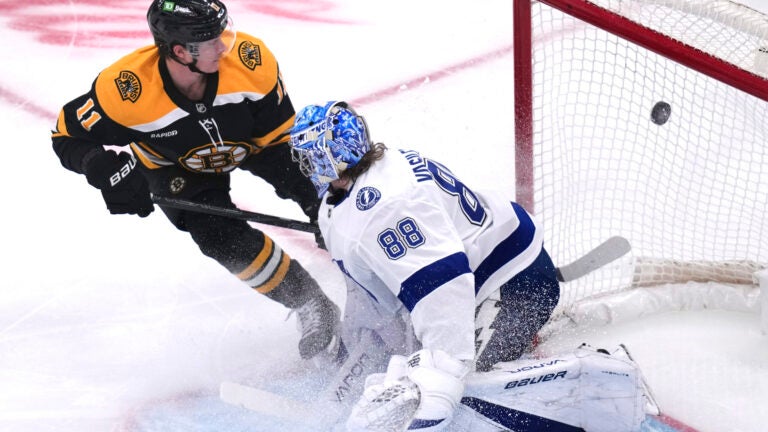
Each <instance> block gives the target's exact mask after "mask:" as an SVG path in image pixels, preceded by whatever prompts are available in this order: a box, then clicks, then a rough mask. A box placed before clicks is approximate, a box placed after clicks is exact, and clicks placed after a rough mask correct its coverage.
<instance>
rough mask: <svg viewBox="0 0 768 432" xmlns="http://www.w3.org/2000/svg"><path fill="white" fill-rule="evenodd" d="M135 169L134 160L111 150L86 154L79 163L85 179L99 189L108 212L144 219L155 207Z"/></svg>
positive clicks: (129, 155)
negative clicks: (81, 164)
mask: <svg viewBox="0 0 768 432" xmlns="http://www.w3.org/2000/svg"><path fill="white" fill-rule="evenodd" d="M89 156H90V157H89ZM135 168H136V159H134V158H133V156H132V155H131V154H130V153H125V152H123V153H119V154H118V153H116V152H114V151H112V150H107V151H104V152H99V153H96V154H94V155H92V156H91V155H88V156H86V159H85V161H84V163H83V171H84V172H85V178H86V179H88V183H89V184H90V185H91V186H93V187H95V188H97V189H100V190H101V195H102V197H104V202H105V203H106V204H107V209H108V210H109V212H110V213H112V214H122V213H126V214H137V215H139V216H141V217H147V216H149V214H150V213H152V211H153V210H155V206H154V205H153V204H152V198H151V197H150V195H149V186H148V184H147V180H146V179H145V178H144V176H142V175H141V173H139V172H137V171H136V169H135Z"/></svg>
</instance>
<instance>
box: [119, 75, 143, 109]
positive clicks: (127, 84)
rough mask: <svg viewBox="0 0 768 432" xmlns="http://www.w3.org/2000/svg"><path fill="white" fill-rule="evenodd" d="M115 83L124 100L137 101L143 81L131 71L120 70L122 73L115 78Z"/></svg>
mask: <svg viewBox="0 0 768 432" xmlns="http://www.w3.org/2000/svg"><path fill="white" fill-rule="evenodd" d="M115 84H116V85H117V90H118V91H119V92H120V97H122V98H123V100H129V101H131V102H136V101H137V100H138V99H139V96H141V81H139V77H137V76H136V74H135V73H133V72H131V71H120V75H118V77H117V78H115Z"/></svg>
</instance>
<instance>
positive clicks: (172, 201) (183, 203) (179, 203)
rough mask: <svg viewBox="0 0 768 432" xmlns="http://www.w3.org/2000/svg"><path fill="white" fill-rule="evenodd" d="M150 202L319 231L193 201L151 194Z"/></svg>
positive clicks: (312, 226) (291, 221)
mask: <svg viewBox="0 0 768 432" xmlns="http://www.w3.org/2000/svg"><path fill="white" fill-rule="evenodd" d="M152 202H154V203H155V204H157V205H160V206H163V207H170V208H175V209H179V210H189V211H194V212H198V213H205V214H210V215H216V216H224V217H229V218H233V219H242V220H247V221H251V222H258V223H263V224H267V225H274V226H277V227H282V228H290V229H294V230H297V231H305V232H310V233H313V234H314V233H318V232H320V230H319V229H318V228H317V226H316V225H315V224H311V223H309V222H302V221H297V220H294V219H288V218H282V217H279V216H272V215H267V214H263V213H254V212H249V211H246V210H240V209H236V208H235V209H232V208H225V207H218V206H214V205H210V204H203V203H197V202H194V201H189V200H183V199H178V198H168V197H164V196H159V195H155V194H152Z"/></svg>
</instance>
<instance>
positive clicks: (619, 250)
mask: <svg viewBox="0 0 768 432" xmlns="http://www.w3.org/2000/svg"><path fill="white" fill-rule="evenodd" d="M631 249H632V246H630V244H629V241H628V240H627V239H625V238H624V237H620V236H615V237H611V238H609V239H608V240H606V241H604V242H603V243H602V244H600V245H599V246H598V247H596V248H594V249H592V250H591V251H589V252H587V254H586V255H584V256H583V257H581V258H579V259H577V260H576V261H574V262H572V263H570V264H567V265H564V266H561V267H558V268H557V280H559V281H560V282H569V281H572V280H575V279H578V278H580V277H583V276H586V275H587V274H589V273H591V272H593V271H595V270H597V269H599V268H600V267H603V266H605V265H608V264H609V263H611V262H613V261H615V260H617V259H619V258H621V257H622V256H624V255H626V254H627V253H628V252H629V251H630V250H631Z"/></svg>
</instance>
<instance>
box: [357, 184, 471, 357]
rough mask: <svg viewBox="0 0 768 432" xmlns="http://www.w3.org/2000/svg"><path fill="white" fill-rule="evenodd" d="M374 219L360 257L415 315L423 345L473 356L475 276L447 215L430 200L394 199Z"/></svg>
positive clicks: (364, 235)
mask: <svg viewBox="0 0 768 432" xmlns="http://www.w3.org/2000/svg"><path fill="white" fill-rule="evenodd" d="M369 221H370V222H369V224H368V225H366V227H365V229H364V230H363V231H362V233H361V236H360V241H359V243H358V245H357V246H358V247H357V255H358V257H359V259H360V260H361V261H363V262H365V263H366V264H367V266H368V267H369V268H370V269H371V270H372V271H373V272H374V273H375V274H377V275H379V278H380V279H381V281H382V283H383V284H384V285H385V286H386V287H388V288H389V290H390V292H391V294H392V295H394V296H396V297H397V299H398V300H399V301H400V302H401V303H402V304H403V305H404V306H405V307H406V308H407V309H408V311H410V314H411V320H412V323H413V329H414V333H415V335H416V337H417V338H418V339H419V340H420V341H421V343H422V345H423V346H424V347H425V348H429V349H441V350H443V351H446V352H448V353H450V354H452V355H453V356H455V357H457V358H459V359H462V360H471V359H472V358H474V353H475V348H474V329H475V326H474V319H475V317H474V311H475V282H474V275H473V274H472V270H471V269H470V267H469V261H468V258H467V256H466V254H465V252H464V247H463V244H462V241H461V238H459V236H458V234H457V232H456V230H455V229H454V227H453V225H452V224H451V223H450V221H449V220H448V217H447V215H446V214H445V212H444V211H443V210H442V209H441V208H439V207H436V206H435V205H433V204H432V203H429V202H424V201H419V200H408V199H395V200H391V201H389V202H387V203H386V204H385V205H384V206H382V207H380V208H379V209H378V210H377V211H376V213H374V214H373V215H371V217H370V219H369Z"/></svg>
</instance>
